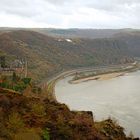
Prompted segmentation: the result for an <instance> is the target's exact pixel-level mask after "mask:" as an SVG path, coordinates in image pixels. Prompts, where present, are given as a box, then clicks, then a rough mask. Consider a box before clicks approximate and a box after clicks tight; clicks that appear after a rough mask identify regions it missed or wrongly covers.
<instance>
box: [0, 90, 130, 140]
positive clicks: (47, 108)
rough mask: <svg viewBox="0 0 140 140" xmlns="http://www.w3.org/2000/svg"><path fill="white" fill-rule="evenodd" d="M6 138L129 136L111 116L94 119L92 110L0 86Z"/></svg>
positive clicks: (112, 139) (107, 139)
mask: <svg viewBox="0 0 140 140" xmlns="http://www.w3.org/2000/svg"><path fill="white" fill-rule="evenodd" d="M0 114H1V115H0V129H1V131H0V139H2V140H11V139H12V140H13V139H14V140H18V139H19V138H21V139H22V140H41V139H42V140H43V139H44V138H48V139H51V140H129V139H130V138H127V137H126V135H125V134H124V132H123V128H122V127H121V126H119V125H118V124H116V123H115V122H114V121H112V120H111V119H108V120H105V121H102V122H94V120H93V114H92V112H90V111H78V112H77V111H70V110H69V108H68V107H67V106H66V105H65V104H60V103H57V102H52V101H49V100H48V99H45V100H44V101H42V100H40V99H39V98H33V97H25V96H23V95H20V94H18V93H14V92H13V91H8V90H6V91H5V90H4V89H0Z"/></svg>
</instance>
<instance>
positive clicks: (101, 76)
mask: <svg viewBox="0 0 140 140" xmlns="http://www.w3.org/2000/svg"><path fill="white" fill-rule="evenodd" d="M138 69H140V66H139V65H138V64H137V63H128V64H123V65H121V64H120V65H110V66H101V67H91V68H83V69H82V68H81V69H80V68H79V69H74V70H69V71H65V72H62V73H59V74H58V75H56V76H55V77H52V78H51V79H50V80H48V81H45V82H43V83H41V85H40V86H41V87H42V91H45V92H44V93H43V96H42V97H43V98H46V97H48V99H49V100H51V101H55V102H57V99H56V96H55V85H56V83H57V82H58V81H59V80H61V79H63V78H65V77H68V76H73V77H74V76H75V74H76V73H87V72H97V73H96V74H94V76H93V75H92V76H88V77H82V78H81V77H80V78H79V79H77V80H74V79H72V80H71V81H69V82H70V83H71V84H77V83H80V82H86V81H89V80H105V79H106V80H107V79H110V78H115V77H118V76H121V75H124V74H125V73H126V72H132V71H136V70H138ZM98 71H99V72H98Z"/></svg>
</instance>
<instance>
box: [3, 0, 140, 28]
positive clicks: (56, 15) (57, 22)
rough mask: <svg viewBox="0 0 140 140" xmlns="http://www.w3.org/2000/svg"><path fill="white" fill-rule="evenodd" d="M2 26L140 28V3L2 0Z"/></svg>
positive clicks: (124, 0) (132, 0) (128, 0)
mask: <svg viewBox="0 0 140 140" xmlns="http://www.w3.org/2000/svg"><path fill="white" fill-rule="evenodd" d="M0 27H47V28H48V27H55V28H140V0H0Z"/></svg>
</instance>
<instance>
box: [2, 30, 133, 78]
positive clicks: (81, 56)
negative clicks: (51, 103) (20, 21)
mask: <svg viewBox="0 0 140 140" xmlns="http://www.w3.org/2000/svg"><path fill="white" fill-rule="evenodd" d="M0 51H1V54H3V53H5V54H6V55H8V56H9V57H10V56H12V57H13V58H14V57H22V58H27V60H28V69H29V75H30V76H31V77H33V78H34V79H39V80H40V79H42V78H44V76H45V77H50V76H52V75H53V74H56V73H58V72H61V71H63V70H70V69H73V68H79V67H89V66H90V67H91V66H96V65H108V64H118V63H127V62H131V61H132V60H133V59H132V57H131V55H130V53H129V52H128V48H127V44H126V42H124V41H122V40H120V39H118V38H117V39H112V38H111V39H77V38H74V39H63V38H53V37H50V36H46V35H43V34H40V33H37V32H33V31H23V30H17V31H10V32H3V33H1V34H0Z"/></svg>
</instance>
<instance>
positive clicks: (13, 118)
mask: <svg viewBox="0 0 140 140" xmlns="http://www.w3.org/2000/svg"><path fill="white" fill-rule="evenodd" d="M8 129H9V130H10V131H11V132H13V133H16V132H20V131H22V130H24V122H23V120H22V119H21V117H20V115H19V114H18V113H15V112H13V113H12V114H10V115H9V119H8Z"/></svg>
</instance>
